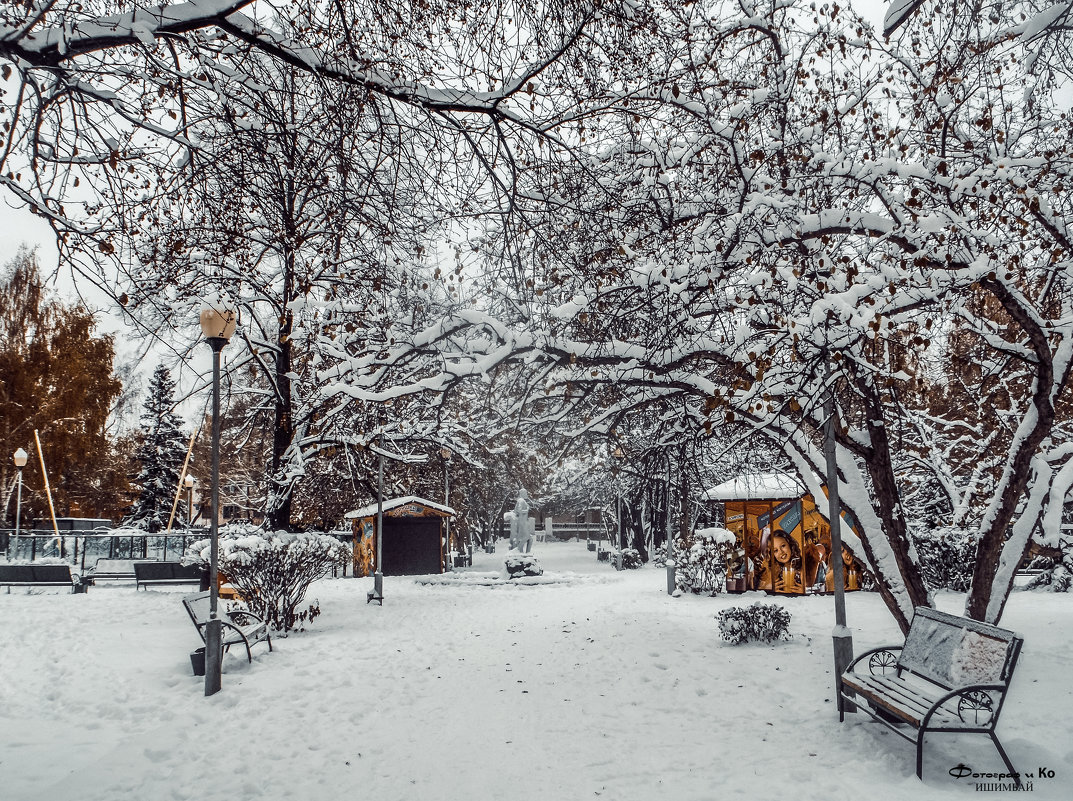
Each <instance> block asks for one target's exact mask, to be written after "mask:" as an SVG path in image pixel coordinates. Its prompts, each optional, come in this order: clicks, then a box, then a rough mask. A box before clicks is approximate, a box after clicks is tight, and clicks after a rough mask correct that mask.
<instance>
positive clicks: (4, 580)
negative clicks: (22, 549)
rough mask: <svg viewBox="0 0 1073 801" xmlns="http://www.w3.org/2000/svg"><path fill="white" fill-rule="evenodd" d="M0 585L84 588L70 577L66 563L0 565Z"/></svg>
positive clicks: (76, 589) (75, 589) (76, 590)
mask: <svg viewBox="0 0 1073 801" xmlns="http://www.w3.org/2000/svg"><path fill="white" fill-rule="evenodd" d="M0 587H7V588H8V590H7V591H8V593H9V594H10V592H11V588H12V587H30V588H33V587H67V588H69V589H70V590H71V592H78V591H79V589H80V588H81V589H83V590H84V589H85V585H83V584H79V583H76V582H75V581H73V580H72V578H71V568H70V567H68V566H67V565H0Z"/></svg>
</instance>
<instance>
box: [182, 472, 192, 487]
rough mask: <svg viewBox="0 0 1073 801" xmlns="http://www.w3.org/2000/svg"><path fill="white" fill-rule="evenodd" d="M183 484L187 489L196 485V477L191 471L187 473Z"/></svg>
mask: <svg viewBox="0 0 1073 801" xmlns="http://www.w3.org/2000/svg"><path fill="white" fill-rule="evenodd" d="M183 484H185V485H186V488H187V489H193V487H194V477H193V476H192V475H191V474H190V473H187V474H186V478H184V479H183Z"/></svg>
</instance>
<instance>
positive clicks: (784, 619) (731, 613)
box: [716, 603, 790, 645]
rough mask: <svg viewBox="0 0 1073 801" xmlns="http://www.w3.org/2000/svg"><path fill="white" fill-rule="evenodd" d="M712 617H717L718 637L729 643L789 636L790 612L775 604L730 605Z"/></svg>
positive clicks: (787, 637)
mask: <svg viewBox="0 0 1073 801" xmlns="http://www.w3.org/2000/svg"><path fill="white" fill-rule="evenodd" d="M716 618H717V619H718V620H719V636H721V637H722V638H723V639H724V640H726V641H727V642H729V643H731V644H732V645H740V644H741V643H744V642H776V641H777V640H788V639H790V633H789V631H788V629H789V627H790V613H789V612H787V611H786V610H785V609H783V608H782V607H781V606H779V605H778V604H764V603H755V604H753V605H752V606H748V607H743V606H732V607H730V608H729V609H724V610H723V611H722V612H720V613H719V614H718V615H717V616H716Z"/></svg>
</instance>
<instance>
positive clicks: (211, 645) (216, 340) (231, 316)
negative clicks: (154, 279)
mask: <svg viewBox="0 0 1073 801" xmlns="http://www.w3.org/2000/svg"><path fill="white" fill-rule="evenodd" d="M237 320H238V313H237V311H236V309H235V306H234V304H233V303H231V301H230V300H228V299H227V298H226V297H225V296H224V295H221V294H217V295H215V296H214V297H209V298H206V299H205V301H204V302H203V303H202V305H201V331H202V333H204V334H205V339H206V340H207V341H208V343H209V347H211V348H212V479H211V484H212V496H211V498H212V501H211V502H212V513H211V514H212V517H211V522H210V525H209V622H208V624H207V625H206V626H205V695H213V694H215V693H217V692H219V691H220V684H221V665H222V663H223V646H222V643H221V629H222V626H221V625H220V617H219V615H218V613H217V607H218V606H219V601H220V585H219V581H218V579H217V567H218V564H219V553H220V526H219V521H220V514H219V510H220V351H221V350H223V348H224V345H226V344H227V343H228V340H230V339H231V335H232V334H234V333H235V326H236V323H237Z"/></svg>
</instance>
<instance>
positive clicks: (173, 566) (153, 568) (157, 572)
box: [134, 562, 202, 581]
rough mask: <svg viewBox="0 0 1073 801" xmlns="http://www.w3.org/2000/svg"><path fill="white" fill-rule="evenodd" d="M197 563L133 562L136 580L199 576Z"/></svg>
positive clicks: (200, 570)
mask: <svg viewBox="0 0 1073 801" xmlns="http://www.w3.org/2000/svg"><path fill="white" fill-rule="evenodd" d="M201 573H202V568H201V567H200V566H199V565H183V564H180V563H179V562H135V563H134V575H135V576H137V577H138V581H167V580H169V579H196V578H199V577H200V576H201Z"/></svg>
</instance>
